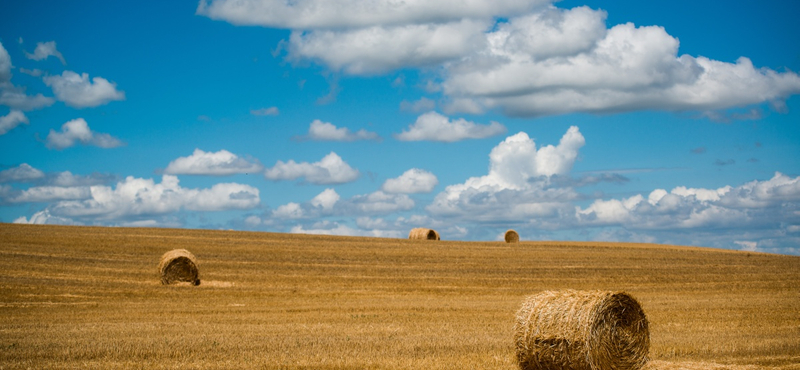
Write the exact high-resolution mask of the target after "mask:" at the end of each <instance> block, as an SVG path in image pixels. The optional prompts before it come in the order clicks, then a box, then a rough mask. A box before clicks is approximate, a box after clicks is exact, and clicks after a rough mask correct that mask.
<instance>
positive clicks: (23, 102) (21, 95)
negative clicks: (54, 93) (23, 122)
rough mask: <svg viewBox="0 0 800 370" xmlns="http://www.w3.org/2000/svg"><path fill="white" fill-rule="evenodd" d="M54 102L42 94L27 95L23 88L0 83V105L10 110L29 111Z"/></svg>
mask: <svg viewBox="0 0 800 370" xmlns="http://www.w3.org/2000/svg"><path fill="white" fill-rule="evenodd" d="M54 102H55V100H54V99H53V98H50V97H46V96H44V95H42V94H36V95H27V94H26V93H25V88H24V87H19V86H14V85H12V84H11V83H10V82H6V83H0V105H5V106H7V107H9V108H11V109H16V110H22V111H31V110H36V109H41V108H44V107H48V106H50V105H53V103H54Z"/></svg>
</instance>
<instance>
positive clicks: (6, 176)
mask: <svg viewBox="0 0 800 370" xmlns="http://www.w3.org/2000/svg"><path fill="white" fill-rule="evenodd" d="M41 178H44V172H42V171H41V170H38V169H36V168H33V167H32V166H31V165H29V164H27V163H23V164H21V165H19V166H17V167H12V168H9V169H7V170H3V171H0V183H3V182H31V181H35V180H39V179H41Z"/></svg>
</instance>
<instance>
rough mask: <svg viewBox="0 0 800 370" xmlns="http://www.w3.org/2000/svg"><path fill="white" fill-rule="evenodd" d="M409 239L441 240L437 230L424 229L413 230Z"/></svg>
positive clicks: (409, 234)
mask: <svg viewBox="0 0 800 370" xmlns="http://www.w3.org/2000/svg"><path fill="white" fill-rule="evenodd" d="M408 238H409V239H415V240H440V238H439V233H438V232H436V230H434V229H426V228H424V227H417V228H414V229H411V232H410V233H408Z"/></svg>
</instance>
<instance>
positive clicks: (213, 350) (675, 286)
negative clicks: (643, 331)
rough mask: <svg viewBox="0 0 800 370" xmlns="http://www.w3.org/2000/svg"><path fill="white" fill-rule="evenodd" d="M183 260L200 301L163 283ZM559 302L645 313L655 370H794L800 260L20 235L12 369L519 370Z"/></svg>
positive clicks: (1, 314)
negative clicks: (535, 312) (552, 298)
mask: <svg viewBox="0 0 800 370" xmlns="http://www.w3.org/2000/svg"><path fill="white" fill-rule="evenodd" d="M522 237H523V239H524V235H523V236H522ZM176 248H185V249H187V250H189V251H191V252H192V253H193V254H194V255H195V256H196V257H197V260H198V265H199V269H200V279H201V284H200V285H199V286H190V285H179V286H163V285H161V284H160V282H159V276H158V270H157V265H158V262H159V258H160V256H161V255H162V254H163V253H165V252H167V251H169V250H171V249H176ZM554 289H581V290H589V289H600V290H614V291H618V290H622V291H625V292H628V293H630V294H631V295H632V296H634V297H636V299H637V300H638V301H639V303H640V304H641V306H642V308H643V309H644V312H645V313H646V314H647V317H648V319H649V321H650V338H651V347H650V358H651V359H652V360H651V363H650V364H649V365H648V368H649V369H800V258H798V257H792V256H779V255H769V254H759V253H748V252H737V251H726V250H715V249H707V248H693V247H680V246H665V245H653V244H626V243H593V242H549V241H537V242H529V241H524V242H522V243H518V244H506V243H502V242H458V241H410V240H403V239H378V238H358V237H333V236H314V235H294V234H277V233H254V232H237V231H210V230H176V229H145V228H96V227H75V226H41V225H11V224H0V368H3V369H14V368H34V369H38V368H81V369H86V368H90V369H91V368H96V369H115V368H119V369H122V368H202V369H229V368H263V369H509V370H511V369H516V368H517V367H516V363H515V360H514V350H513V343H512V339H511V338H512V326H513V324H514V314H515V313H516V311H517V309H518V308H519V307H520V304H521V303H522V301H523V300H524V299H525V297H526V296H528V295H531V294H533V293H536V292H540V291H542V290H554Z"/></svg>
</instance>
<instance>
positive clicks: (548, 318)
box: [514, 290, 650, 370]
mask: <svg viewBox="0 0 800 370" xmlns="http://www.w3.org/2000/svg"><path fill="white" fill-rule="evenodd" d="M514 343H515V347H516V355H517V362H518V364H519V367H520V369H522V370H551V369H572V370H601V369H617V370H639V369H641V368H642V367H643V366H644V365H645V364H646V363H647V360H648V358H647V353H648V351H649V349H650V331H649V329H648V322H647V317H646V316H645V314H644V311H643V310H642V308H641V307H640V306H639V303H638V302H637V301H636V299H634V298H633V297H631V296H630V295H628V294H627V293H624V292H604V291H576V290H562V291H545V292H541V293H539V294H535V295H533V296H530V297H528V298H527V299H526V300H525V302H524V303H523V304H522V307H521V308H520V310H519V311H518V312H517V317H516V324H515V325H514Z"/></svg>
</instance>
